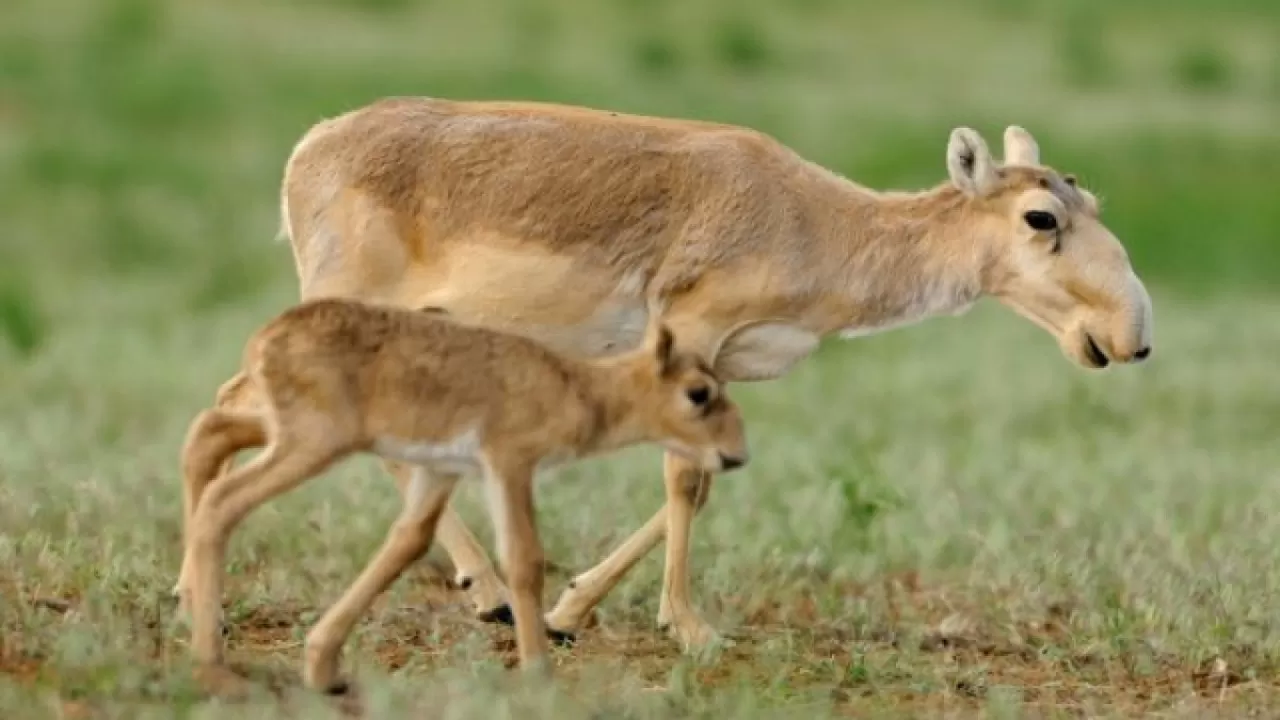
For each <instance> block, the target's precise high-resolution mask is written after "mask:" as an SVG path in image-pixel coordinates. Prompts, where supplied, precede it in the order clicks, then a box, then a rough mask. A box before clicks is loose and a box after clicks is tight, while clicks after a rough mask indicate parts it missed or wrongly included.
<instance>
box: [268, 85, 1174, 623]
mask: <svg viewBox="0 0 1280 720" xmlns="http://www.w3.org/2000/svg"><path fill="white" fill-rule="evenodd" d="M946 166H947V169H948V174H949V176H950V177H949V180H948V181H947V182H943V183H941V184H939V185H937V186H935V187H932V188H929V189H926V190H923V191H920V192H877V191H874V190H871V189H869V188H866V187H863V186H860V185H858V184H856V183H854V182H851V181H849V180H847V179H845V178H843V177H840V176H838V175H836V174H835V173H832V172H830V171H828V170H825V169H823V168H822V167H820V166H818V165H816V164H814V163H812V162H809V161H806V160H805V159H803V158H801V157H800V156H798V155H797V154H796V153H794V152H793V151H791V150H790V149H788V148H787V147H785V146H783V145H782V144H780V143H778V142H777V141H775V140H774V139H772V138H770V137H768V136H766V135H764V134H761V133H759V132H756V131H753V130H749V129H746V128H741V127H735V126H731V125H723V124H716V123H708V122H696V121H688V120H674V119H664V118H652V117H642V116H635V115H627V114H623V113H617V112H608V111H603V110H593V109H587V108H575V107H565V106H560V105H551V104H538V103H520V102H457V101H449V100H441V99H429V98H393V99H387V100H383V101H380V102H376V103H373V104H372V105H369V106H367V107H364V108H361V109H358V110H355V111H353V112H350V113H347V114H344V115H342V116H339V117H336V118H333V119H329V120H326V121H323V122H321V123H319V124H317V125H316V126H315V127H313V128H312V129H311V130H310V131H309V132H308V133H307V134H306V135H304V136H303V138H302V139H301V140H300V142H299V143H298V145H297V147H296V148H295V149H294V152H293V154H292V156H291V157H290V159H289V162H288V164H287V166H286V168H285V178H284V183H283V187H282V198H281V200H282V214H283V216H284V225H285V230H286V234H287V236H288V237H289V239H290V242H291V245H292V249H293V254H294V258H295V260H296V264H297V265H296V267H297V272H298V278H299V282H300V286H301V295H302V297H304V298H314V297H323V296H340V297H356V298H361V299H364V300H367V301H371V302H380V303H387V304H391V305H399V306H407V307H423V306H435V307H440V308H444V309H446V310H447V311H448V312H449V313H451V314H452V315H454V316H456V317H457V318H459V319H462V320H465V321H468V322H475V323H477V324H484V325H489V326H492V327H497V328H502V329H506V330H510V331H512V332H518V333H521V334H525V335H528V336H531V337H536V338H539V339H541V340H543V341H544V342H546V343H548V344H550V345H551V346H552V347H555V348H558V349H560V350H563V351H566V352H571V353H575V354H582V355H588V356H594V355H604V354H610V353H615V352H619V351H622V350H625V349H626V348H628V347H632V346H634V345H635V344H636V343H637V342H638V341H639V339H640V336H641V334H642V330H643V328H644V327H645V326H646V322H647V317H648V316H649V315H650V314H652V313H660V314H661V315H662V317H663V318H664V320H665V321H666V322H667V323H668V324H669V326H670V327H671V328H672V329H673V331H674V332H675V334H676V336H677V337H678V338H680V341H681V343H682V345H683V346H685V347H688V348H689V349H690V350H691V351H692V352H696V353H698V354H700V355H701V356H703V357H704V358H705V359H706V361H707V362H708V363H711V364H713V365H714V367H715V368H716V370H717V372H719V373H720V374H721V375H722V377H724V378H725V379H726V380H728V381H755V380H765V379H770V378H776V377H780V376H782V375H783V374H785V373H786V372H787V371H788V370H789V369H790V368H791V367H792V366H793V365H794V364H795V363H796V362H798V361H800V360H801V359H802V358H804V357H805V356H807V355H808V354H809V353H810V352H812V351H813V349H814V348H815V347H816V346H817V344H818V343H819V341H820V340H821V339H822V338H824V337H827V336H830V335H833V334H839V335H844V336H849V337H853V336H858V335H862V334H865V333H868V332H875V331H880V330H885V329H888V328H892V327H896V326H900V325H903V324H906V323H911V322H915V321H919V320H922V319H925V318H928V317H932V316H936V315H940V314H949V313H957V312H961V311H963V310H964V309H966V308H967V307H969V306H970V305H971V304H972V303H973V302H974V301H976V300H977V299H979V298H980V297H982V296H992V297H995V298H997V299H998V300H999V301H1001V302H1003V303H1005V304H1006V305H1008V306H1009V307H1011V308H1013V309H1014V310H1015V311H1017V312H1018V313H1020V314H1022V315H1023V316H1025V317H1027V318H1028V319H1030V320H1032V321H1033V322H1035V323H1037V324H1038V325H1040V326H1041V327H1043V328H1045V329H1046V330H1047V331H1049V332H1051V333H1052V334H1053V335H1054V337H1055V338H1056V339H1057V341H1058V343H1059V345H1060V346H1061V348H1062V350H1063V352H1064V353H1065V354H1066V355H1067V356H1068V357H1070V358H1071V359H1073V360H1074V361H1076V362H1077V363H1080V364H1081V365H1084V366H1086V367H1094V366H1096V365H1097V364H1099V361H1108V362H1109V361H1117V362H1127V361H1130V360H1134V359H1141V358H1142V357H1145V355H1146V354H1147V353H1148V352H1149V351H1150V343H1151V330H1152V322H1151V304H1150V299H1149V298H1148V296H1147V293H1146V290H1145V289H1144V287H1143V285H1142V283H1141V282H1140V281H1139V279H1138V278H1137V276H1136V275H1135V274H1134V272H1133V269H1132V268H1131V267H1130V264H1129V260H1128V258H1127V256H1126V254H1125V251H1124V249H1123V247H1122V246H1121V244H1120V243H1119V242H1118V241H1117V240H1116V238H1115V237H1113V235H1112V234H1111V232H1110V231H1108V230H1107V228H1106V227H1105V226H1104V225H1103V224H1102V222H1101V220H1100V217H1099V211H1098V205H1097V202H1096V200H1095V199H1094V197H1093V196H1092V195H1091V194H1089V193H1088V192H1087V191H1085V190H1083V189H1082V188H1080V187H1079V186H1078V185H1077V184H1076V183H1075V181H1074V178H1071V177H1070V176H1067V175H1063V174H1060V173H1059V172H1058V171H1056V170H1054V169H1053V168H1050V167H1047V166H1044V165H1042V164H1040V151H1039V147H1038V146H1037V145H1036V142H1035V140H1034V139H1033V138H1032V137H1031V136H1030V134H1028V133H1027V132H1026V131H1025V130H1023V129H1021V128H1018V127H1016V126H1012V127H1010V128H1008V130H1007V131H1006V132H1005V136H1004V158H1003V162H1000V161H997V160H996V159H994V158H993V157H992V156H991V154H990V152H989V151H988V148H987V145H986V143H985V142H984V141H983V139H982V138H981V137H980V136H979V135H978V134H977V133H976V132H974V131H973V130H970V129H968V128H957V129H955V130H954V131H953V132H952V134H951V138H950V141H949V143H948V146H947V151H946ZM1029 210H1038V211H1042V212H1049V213H1052V214H1053V216H1054V217H1055V218H1056V220H1057V223H1058V228H1057V229H1056V230H1050V231H1035V230H1033V229H1032V228H1030V227H1029V226H1028V224H1027V221H1026V220H1025V219H1024V214H1025V213H1026V212H1027V211H1029ZM1095 348H1096V351H1098V352H1101V353H1103V357H1097V355H1096V352H1095ZM665 475H666V478H667V487H668V502H667V505H666V507H665V508H664V509H663V511H660V512H659V513H658V514H657V515H655V516H654V517H653V519H652V520H650V521H649V522H648V523H647V524H646V525H645V527H644V528H642V529H641V530H640V531H638V532H637V533H636V534H635V535H633V536H632V537H631V538H629V539H628V540H627V541H626V542H625V543H624V544H623V545H622V546H621V547H620V548H619V549H618V550H617V551H616V552H615V553H614V554H613V555H611V556H610V557H609V558H608V559H606V560H605V561H604V562H602V563H600V564H599V565H598V566H596V567H595V568H592V569H591V570H589V571H588V572H586V573H584V574H583V575H580V576H579V577H578V578H576V579H575V580H574V582H573V584H572V585H571V586H570V588H569V589H568V590H567V591H566V592H565V594H564V595H563V596H562V597H561V600H560V602H559V603H558V604H557V605H556V607H555V609H554V610H553V611H552V612H551V614H550V616H549V621H550V623H551V625H552V626H553V627H556V628H559V629H561V630H572V629H574V628H576V627H577V626H578V624H579V622H580V621H581V620H582V619H583V618H584V617H585V614H586V613H587V612H588V611H589V610H590V609H591V607H593V606H594V605H595V604H596V603H597V602H599V601H600V599H602V598H603V597H604V595H605V594H606V593H607V592H608V590H609V588H611V587H612V586H613V585H614V584H616V582H617V581H618V580H619V579H621V577H622V576H623V575H624V574H625V573H626V572H627V570H628V569H629V568H630V567H631V566H633V565H634V564H635V563H636V562H637V561H638V560H639V559H640V558H641V557H642V556H643V555H644V554H645V553H647V552H648V551H649V550H650V549H652V548H653V547H654V546H655V545H656V544H657V543H658V541H660V540H661V539H662V537H663V535H664V533H665V534H666V535H667V540H668V542H667V574H666V576H665V577H664V581H663V593H662V605H661V608H662V609H661V612H660V616H659V620H660V622H662V623H669V624H670V625H671V627H672V630H673V632H674V633H675V634H676V636H677V637H678V638H679V639H680V640H682V641H683V642H684V643H685V644H686V645H696V644H701V643H704V642H706V641H708V640H710V639H712V638H713V637H714V633H713V631H712V630H711V629H710V627H709V626H708V625H707V624H706V623H705V622H703V621H702V620H701V618H700V617H699V616H698V614H697V612H696V611H695V610H694V609H693V606H692V604H691V602H690V600H689V597H688V591H687V584H688V578H687V577H685V576H682V575H681V573H680V572H678V571H676V570H673V564H676V565H674V566H675V567H683V565H680V564H678V563H680V558H683V557H686V556H687V553H688V545H687V543H688V533H689V523H691V521H692V518H693V514H694V512H695V511H696V508H697V506H699V505H700V504H701V502H702V499H703V498H705V496H706V493H707V492H708V491H709V482H710V480H709V478H707V477H704V476H703V475H702V474H701V473H699V472H697V469H696V467H694V466H693V465H691V464H690V463H688V462H685V461H683V460H681V459H679V458H677V457H668V458H667V461H666V463H665ZM445 513H446V520H445V521H442V524H441V532H440V539H441V543H442V545H444V547H445V548H446V550H447V551H448V553H449V555H450V556H451V557H452V558H453V560H454V562H455V564H456V565H457V566H458V575H459V579H460V580H461V581H462V583H463V585H464V587H466V588H467V590H468V592H469V593H470V594H471V596H472V599H473V601H474V602H475V603H476V606H477V609H478V610H480V611H482V612H487V611H490V610H492V609H493V608H494V607H496V606H499V605H500V604H501V603H502V602H503V599H502V595H503V588H502V585H501V583H499V582H498V581H497V578H496V575H495V574H494V573H493V569H492V567H491V566H490V565H489V563H488V561H487V559H485V557H484V552H483V550H482V549H480V548H479V547H478V545H477V543H476V541H475V539H474V538H473V537H472V536H471V535H470V533H469V532H468V531H467V530H466V528H465V526H464V525H463V524H462V523H461V520H460V519H458V518H457V517H456V516H454V515H453V510H451V509H446V511H445ZM446 528H448V529H447V530H446Z"/></svg>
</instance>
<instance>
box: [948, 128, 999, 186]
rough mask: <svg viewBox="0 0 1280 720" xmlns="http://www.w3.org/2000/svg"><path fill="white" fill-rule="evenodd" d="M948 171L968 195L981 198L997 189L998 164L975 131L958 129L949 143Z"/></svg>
mask: <svg viewBox="0 0 1280 720" xmlns="http://www.w3.org/2000/svg"><path fill="white" fill-rule="evenodd" d="M947 172H948V173H949V174H950V175H951V182H953V183H955V185H956V187H958V188H960V189H961V190H962V191H964V193H965V194H966V195H969V196H971V197H982V196H984V195H986V194H987V193H989V192H991V190H992V189H994V188H995V186H996V168H995V161H993V160H992V159H991V151H990V150H989V149H988V148H987V142H986V141H985V140H983V139H982V136H981V135H979V134H978V132H977V131H976V130H973V129H972V128H967V127H958V128H956V129H955V130H952V131H951V140H950V142H948V143H947Z"/></svg>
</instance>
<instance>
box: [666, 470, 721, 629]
mask: <svg viewBox="0 0 1280 720" xmlns="http://www.w3.org/2000/svg"><path fill="white" fill-rule="evenodd" d="M662 470H663V478H664V480H665V481H666V486H667V558H666V564H665V566H664V568H663V572H662V599H661V601H660V602H659V604H658V626H659V627H664V628H667V629H668V630H669V631H670V632H671V634H672V636H673V637H675V638H676V640H679V641H680V644H681V645H683V646H684V648H685V649H686V650H696V649H699V648H703V647H706V646H708V645H711V644H712V643H714V642H715V641H716V640H718V639H719V637H720V636H719V634H718V633H717V632H716V631H715V629H714V628H712V627H711V626H710V625H709V624H707V622H706V621H705V620H703V619H702V616H700V615H699V614H698V611H697V610H695V609H694V607H693V602H692V600H690V598H689V540H690V536H691V534H692V530H693V517H694V515H696V514H697V512H698V509H699V508H700V507H701V506H702V504H703V502H705V497H706V494H707V493H709V492H710V491H711V474H710V473H707V472H704V471H702V470H701V469H700V468H699V467H698V466H697V465H694V464H693V463H690V462H689V461H687V460H685V459H683V458H680V457H677V456H675V455H672V454H671V453H667V454H666V456H665V457H664V458H663V468H662Z"/></svg>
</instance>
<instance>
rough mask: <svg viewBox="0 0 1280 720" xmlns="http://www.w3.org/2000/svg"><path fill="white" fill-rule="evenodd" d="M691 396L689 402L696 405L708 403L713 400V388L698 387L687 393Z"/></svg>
mask: <svg viewBox="0 0 1280 720" xmlns="http://www.w3.org/2000/svg"><path fill="white" fill-rule="evenodd" d="M685 394H686V395H688V396H689V402H691V403H693V404H694V405H699V406H701V405H706V404H707V402H708V401H709V400H711V390H709V389H708V388H705V387H696V388H693V389H692V390H690V391H688V392H687V393H685Z"/></svg>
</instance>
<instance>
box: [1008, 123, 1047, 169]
mask: <svg viewBox="0 0 1280 720" xmlns="http://www.w3.org/2000/svg"><path fill="white" fill-rule="evenodd" d="M1004 164H1005V165H1039V164H1040V146H1039V145H1038V144H1036V139H1035V138H1033V137H1031V133H1029V132H1027V131H1026V130H1025V129H1023V128H1022V127H1019V126H1018V125H1010V126H1009V127H1007V128H1005V129H1004Z"/></svg>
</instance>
